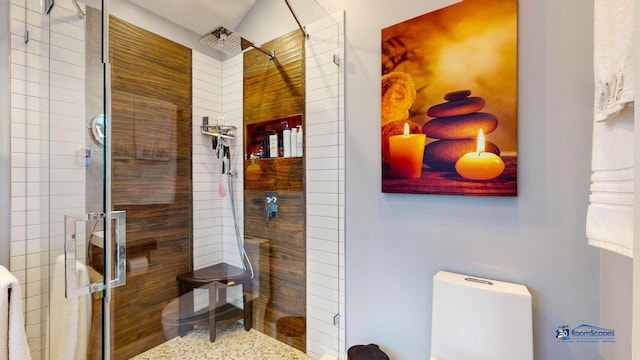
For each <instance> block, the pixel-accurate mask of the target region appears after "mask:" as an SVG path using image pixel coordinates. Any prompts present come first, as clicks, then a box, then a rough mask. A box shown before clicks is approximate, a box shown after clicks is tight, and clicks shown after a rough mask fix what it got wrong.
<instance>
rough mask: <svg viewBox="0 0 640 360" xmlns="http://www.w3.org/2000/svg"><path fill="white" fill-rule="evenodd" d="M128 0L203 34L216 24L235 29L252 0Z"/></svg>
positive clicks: (253, 0)
mask: <svg viewBox="0 0 640 360" xmlns="http://www.w3.org/2000/svg"><path fill="white" fill-rule="evenodd" d="M130 1H131V2H132V3H133V4H135V5H137V6H140V7H142V8H144V9H146V10H148V11H150V12H152V13H155V14H157V15H159V16H162V17H164V18H166V19H168V20H170V21H172V22H174V23H177V24H180V25H181V26H183V27H185V28H187V29H189V30H191V31H193V32H195V33H197V34H205V33H207V32H209V31H210V30H213V29H214V28H216V27H218V26H219V25H223V26H224V27H226V28H228V29H235V28H236V26H237V25H238V24H239V23H240V21H242V18H243V17H244V16H245V15H246V14H247V12H248V11H249V10H250V9H251V7H252V6H253V5H254V4H255V2H256V0H188V1H187V0H130ZM194 10H196V11H194Z"/></svg>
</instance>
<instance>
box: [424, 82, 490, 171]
mask: <svg viewBox="0 0 640 360" xmlns="http://www.w3.org/2000/svg"><path fill="white" fill-rule="evenodd" d="M470 95H471V91H470V90H460V91H454V92H450V93H447V94H446V95H445V96H444V99H445V100H446V102H444V103H441V104H437V105H434V106H432V107H430V108H429V110H427V115H428V116H430V117H433V118H434V119H432V120H429V121H428V122H426V123H425V124H424V126H423V127H422V132H423V133H424V134H426V135H427V137H429V138H432V139H437V140H436V141H433V142H431V143H429V144H427V146H425V150H424V160H423V162H424V163H425V164H426V165H428V166H429V167H430V168H432V169H434V170H438V171H451V172H455V164H456V161H458V159H459V158H460V157H461V156H463V155H464V154H466V153H468V152H473V151H476V148H477V137H478V132H479V130H481V129H482V131H483V132H484V134H485V135H486V134H489V133H491V132H493V131H494V130H495V129H496V128H497V127H498V119H497V118H496V117H495V116H494V115H492V114H489V113H486V112H480V110H482V109H483V108H484V106H485V101H484V99H483V98H481V97H477V96H470ZM485 151H486V152H492V153H494V154H496V155H498V156H499V155H500V149H499V148H498V146H496V145H495V144H493V143H491V142H488V141H487V142H486V143H485Z"/></svg>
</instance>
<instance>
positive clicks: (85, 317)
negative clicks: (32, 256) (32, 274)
mask: <svg viewBox="0 0 640 360" xmlns="http://www.w3.org/2000/svg"><path fill="white" fill-rule="evenodd" d="M76 276H77V278H78V285H79V286H80V285H87V284H88V283H89V274H88V272H87V268H86V267H85V266H84V265H83V264H81V263H79V262H76ZM49 306H50V309H49V326H48V327H47V329H48V331H49V333H48V336H47V347H48V348H49V349H50V359H51V360H73V359H76V360H80V359H82V360H84V359H86V358H87V348H88V345H89V334H90V331H91V295H82V296H79V297H76V298H71V299H67V298H66V297H65V264H64V256H63V255H60V256H58V258H57V260H56V264H55V268H54V271H53V280H52V283H51V300H50V305H49Z"/></svg>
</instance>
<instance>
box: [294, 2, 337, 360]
mask: <svg viewBox="0 0 640 360" xmlns="http://www.w3.org/2000/svg"><path fill="white" fill-rule="evenodd" d="M343 24H344V16H343V13H342V12H340V13H337V14H335V15H334V16H333V17H331V18H326V19H323V20H320V21H318V22H315V23H312V24H309V25H307V27H306V30H307V32H308V33H309V34H310V37H309V38H308V39H307V41H306V50H305V51H306V57H307V58H306V61H305V63H306V77H305V81H306V102H307V105H306V114H305V121H306V123H305V129H304V130H305V131H306V135H305V136H306V145H305V161H306V193H307V195H306V203H307V219H306V223H307V225H306V226H307V227H306V234H307V352H308V353H309V354H310V355H312V356H315V357H320V356H322V355H324V354H329V355H332V356H336V357H339V358H345V351H344V348H345V342H344V323H343V322H340V323H339V325H337V326H336V325H334V316H335V315H336V314H344V263H343V258H344V225H343V224H344V94H343V91H342V88H343V86H344V69H343V68H342V66H338V65H336V64H335V63H334V55H336V56H337V57H338V58H339V59H343V53H344V51H343V46H344V45H343V44H344V43H343V36H344V35H343V33H344V31H343V29H344V25H343ZM339 64H341V63H340V62H339Z"/></svg>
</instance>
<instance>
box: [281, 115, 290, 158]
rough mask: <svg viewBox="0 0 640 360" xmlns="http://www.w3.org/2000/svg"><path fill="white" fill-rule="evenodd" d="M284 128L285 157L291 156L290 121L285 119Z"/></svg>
mask: <svg viewBox="0 0 640 360" xmlns="http://www.w3.org/2000/svg"><path fill="white" fill-rule="evenodd" d="M282 124H284V130H283V131H282V147H283V148H284V154H283V156H284V157H291V129H289V122H288V121H283V122H282Z"/></svg>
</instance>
